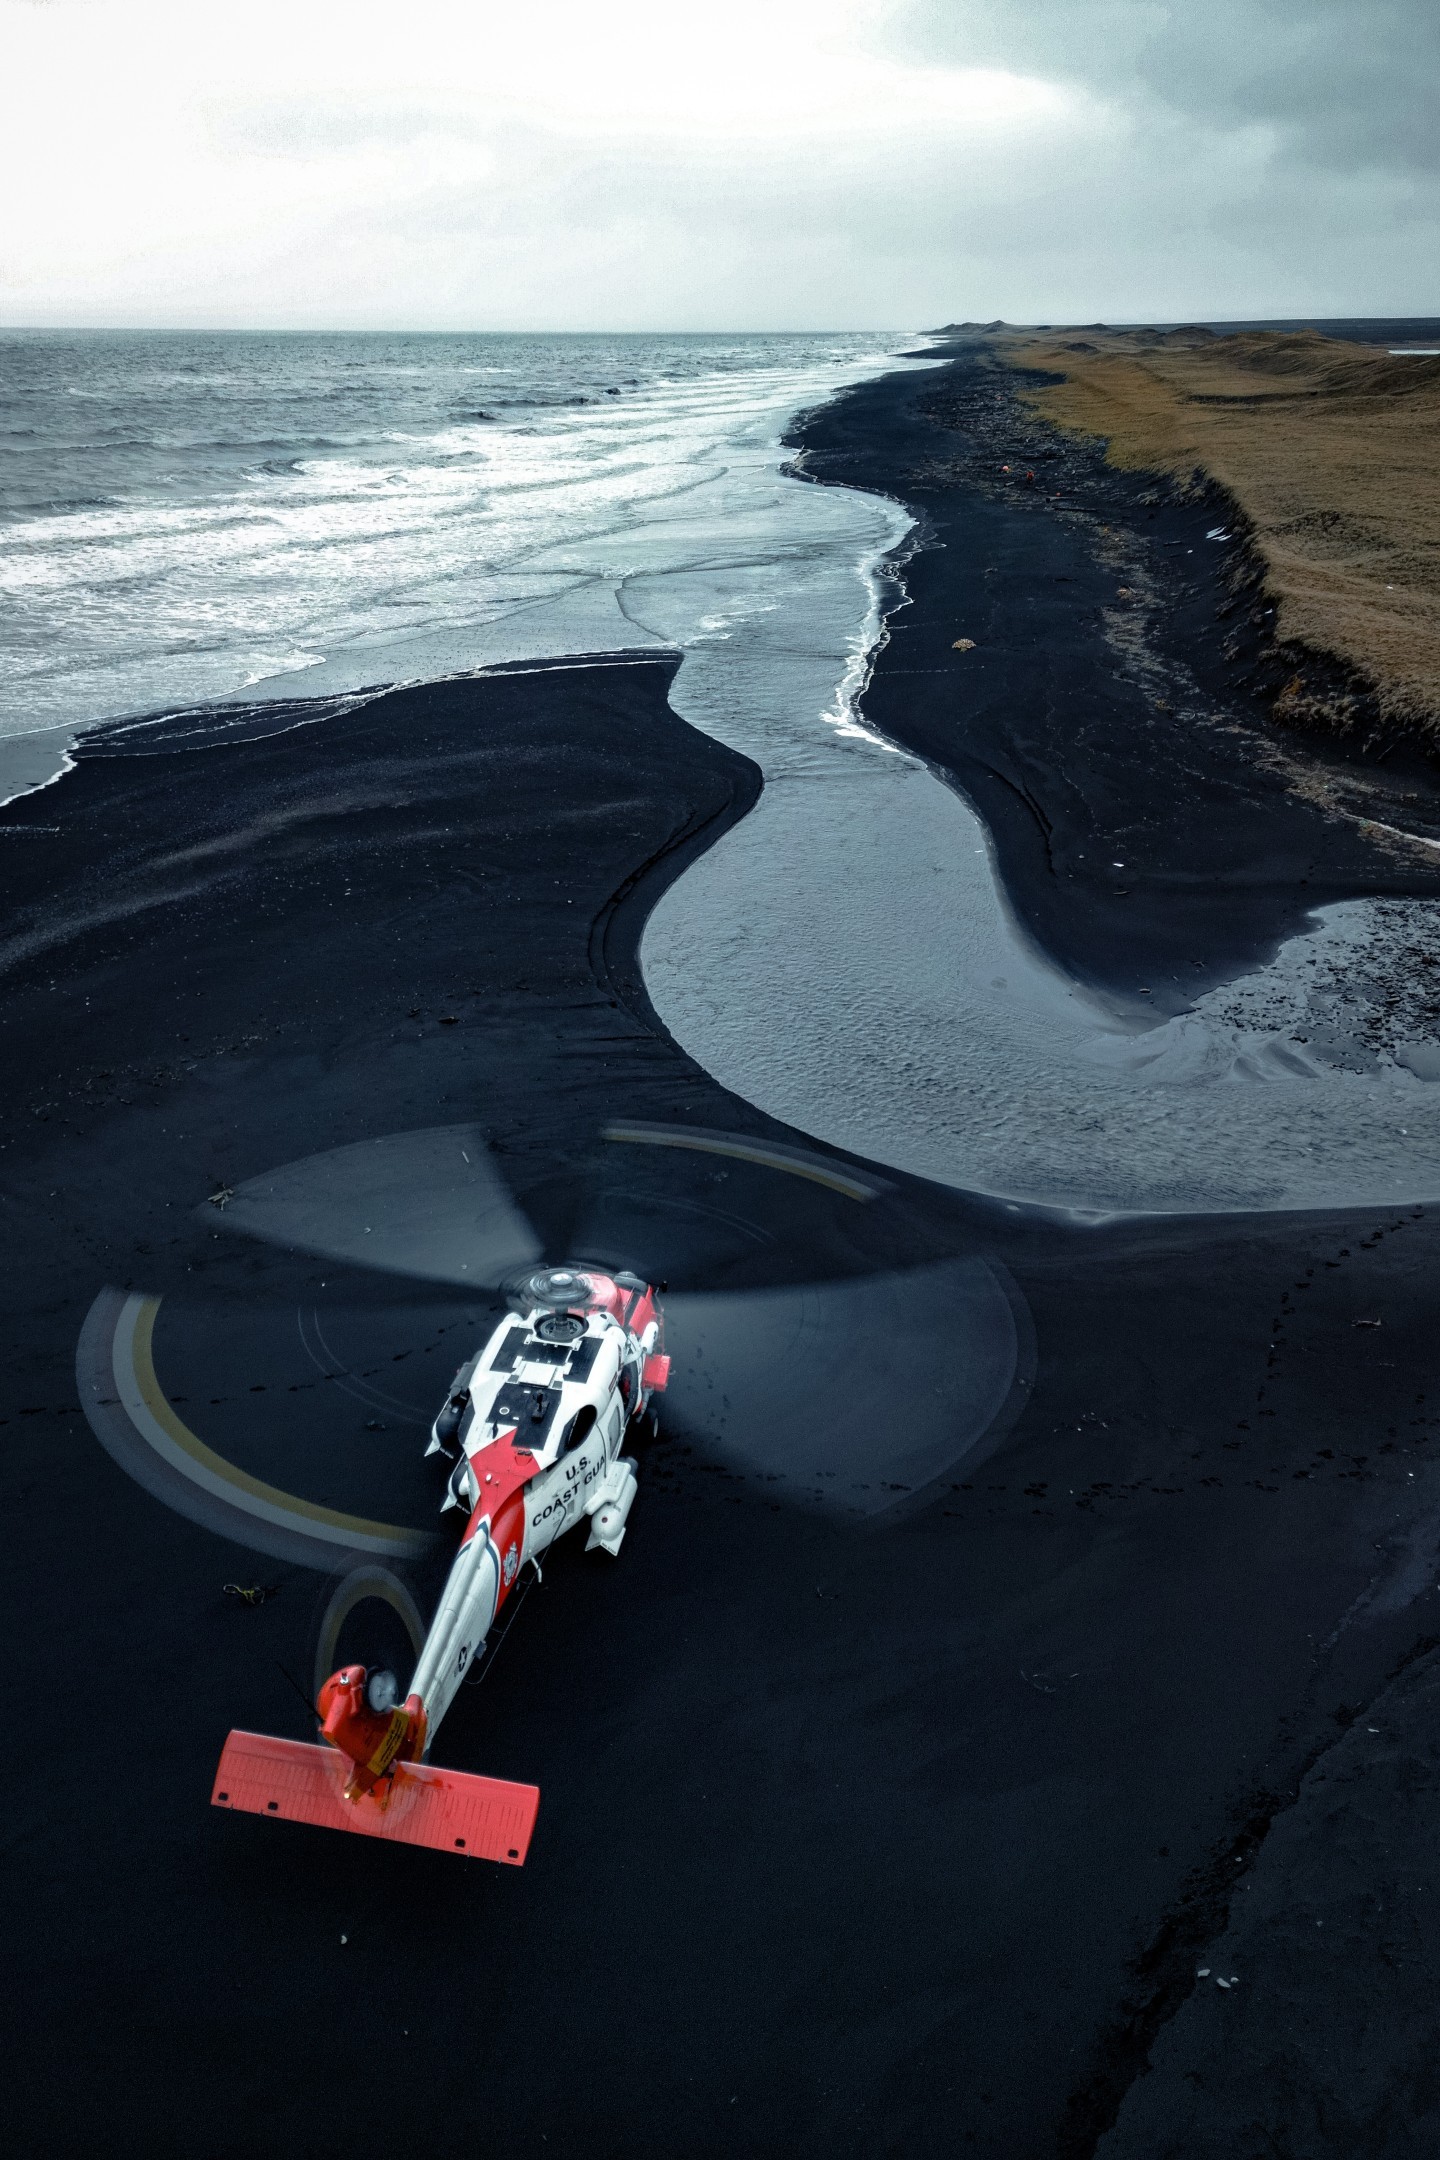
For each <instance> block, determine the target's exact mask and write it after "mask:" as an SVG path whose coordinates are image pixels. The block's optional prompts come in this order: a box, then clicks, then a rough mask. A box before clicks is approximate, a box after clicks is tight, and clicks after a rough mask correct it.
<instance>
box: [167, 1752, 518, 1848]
mask: <svg viewBox="0 0 1440 2160" xmlns="http://www.w3.org/2000/svg"><path fill="white" fill-rule="evenodd" d="M351 1767H352V1766H351V1765H350V1763H349V1762H348V1761H347V1759H346V1757H345V1756H344V1755H343V1754H341V1753H340V1752H339V1751H338V1750H337V1749H336V1748H333V1747H323V1746H315V1745H314V1744H312V1743H311V1742H309V1741H304V1740H279V1739H275V1738H272V1737H271V1736H270V1735H269V1734H267V1733H250V1732H232V1733H231V1734H230V1736H229V1738H228V1739H227V1741H226V1742H225V1746H224V1750H223V1752H222V1753H221V1756H220V1767H219V1769H218V1771H217V1772H216V1776H215V1786H214V1790H213V1791H212V1793H211V1795H210V1799H211V1804H212V1806H214V1807H224V1808H236V1809H239V1810H240V1811H241V1812H242V1813H244V1814H248V1815H274V1816H276V1817H278V1818H279V1819H280V1820H281V1821H282V1822H304V1823H312V1824H314V1825H315V1826H316V1827H317V1828H320V1829H326V1830H351V1831H355V1832H358V1834H359V1835H360V1836H361V1837H377V1838H388V1839H390V1840H391V1842H392V1843H395V1844H400V1845H428V1846H430V1847H431V1848H432V1849H433V1850H434V1851H436V1852H449V1853H456V1854H458V1855H459V1856H460V1857H461V1858H462V1859H465V1860H498V1861H499V1862H500V1863H501V1865H502V1866H508V1867H520V1866H521V1865H523V1863H524V1859H525V1855H526V1852H527V1851H528V1849H529V1845H530V1837H531V1833H532V1831H533V1830H534V1828H535V1816H536V1812H537V1810H538V1808H539V1806H540V1793H539V1788H538V1787H537V1786H534V1785H514V1784H511V1783H510V1782H509V1781H508V1780H506V1779H504V1778H487V1777H475V1776H472V1775H470V1774H469V1773H467V1772H465V1771H463V1770H446V1769H442V1768H439V1767H438V1766H437V1765H435V1764H433V1763H421V1762H406V1763H401V1764H399V1765H397V1767H396V1769H395V1772H394V1775H393V1778H392V1779H390V1780H389V1790H388V1795H387V1798H386V1802H385V1805H384V1806H381V1805H380V1804H379V1802H378V1801H377V1800H376V1799H374V1798H373V1797H371V1796H368V1795H366V1796H362V1797H360V1798H357V1799H353V1800H351V1799H347V1798H346V1781H347V1773H348V1771H349V1770H350V1768H351Z"/></svg>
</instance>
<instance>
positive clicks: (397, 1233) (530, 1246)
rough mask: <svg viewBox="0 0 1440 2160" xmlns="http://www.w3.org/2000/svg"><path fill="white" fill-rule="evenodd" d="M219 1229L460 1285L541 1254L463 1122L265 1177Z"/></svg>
mask: <svg viewBox="0 0 1440 2160" xmlns="http://www.w3.org/2000/svg"><path fill="white" fill-rule="evenodd" d="M224 1222H225V1225H226V1227H227V1228H230V1229H235V1230H243V1231H245V1232H246V1233H247V1235H248V1236H250V1237H256V1238H263V1239H264V1240H265V1241H266V1242H267V1243H268V1244H272V1245H282V1246H285V1247H287V1248H288V1249H290V1250H292V1251H298V1252H307V1253H315V1254H317V1255H318V1256H319V1257H321V1258H323V1259H326V1260H343V1261H348V1262H349V1263H351V1264H352V1265H354V1266H358V1267H368V1268H377V1269H380V1270H383V1271H384V1272H385V1273H387V1274H393V1275H413V1276H416V1277H417V1278H419V1279H420V1280H422V1281H426V1282H447V1283H456V1284H459V1285H461V1286H462V1287H464V1286H468V1287H470V1288H477V1287H480V1286H482V1285H485V1284H490V1283H496V1282H499V1281H500V1280H502V1278H504V1277H505V1276H507V1275H509V1274H510V1273H512V1272H513V1271H514V1270H515V1269H517V1268H522V1267H526V1266H528V1265H530V1264H531V1263H532V1262H534V1261H536V1260H538V1259H539V1258H540V1257H541V1245H540V1241H539V1239H538V1238H537V1237H536V1235H535V1232H534V1230H533V1228H532V1227H531V1225H530V1223H529V1222H528V1221H527V1220H526V1218H525V1217H524V1215H522V1214H521V1212H520V1210H519V1208H517V1207H516V1205H515V1202H514V1201H513V1200H512V1199H511V1197H510V1194H509V1192H508V1191H507V1190H506V1188H505V1186H504V1184H503V1183H502V1181H501V1179H500V1177H499V1175H498V1174H497V1172H496V1170H495V1169H494V1167H493V1164H492V1162H491V1159H490V1154H489V1150H488V1148H487V1146H486V1142H485V1137H484V1134H483V1133H482V1132H481V1131H480V1129H479V1127H478V1126H474V1125H434V1126H430V1127H427V1128H426V1129H424V1130H422V1131H419V1132H406V1133H389V1134H387V1135H386V1136H385V1138H384V1139H381V1140H361V1141H357V1142H355V1143H354V1144H353V1145H351V1146H349V1147H339V1148H331V1149H329V1150H327V1152H326V1153H325V1154H323V1155H307V1156H306V1157H305V1158H304V1160H303V1161H301V1162H293V1163H286V1164H285V1165H284V1166H283V1167H282V1168H281V1169H279V1170H267V1171H266V1172H265V1173H264V1175H263V1176H261V1177H256V1178H250V1179H248V1180H247V1181H246V1183H245V1184H243V1185H239V1186H237V1187H236V1189H235V1191H234V1192H233V1193H232V1194H231V1195H230V1196H229V1197H228V1198H227V1199H226V1202H225V1208H224Z"/></svg>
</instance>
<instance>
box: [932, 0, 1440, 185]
mask: <svg viewBox="0 0 1440 2160" xmlns="http://www.w3.org/2000/svg"><path fill="white" fill-rule="evenodd" d="M892 34H893V37H894V39H895V42H896V43H897V44H898V46H899V47H900V48H901V49H902V50H903V51H905V52H906V53H907V54H908V55H909V56H911V57H913V58H915V59H920V60H929V61H932V62H934V61H942V62H946V63H948V64H950V65H952V66H974V65H981V66H1001V67H1010V68H1016V69H1021V70H1024V71H1027V72H1030V71H1033V72H1035V73H1037V74H1041V75H1045V76H1048V77H1050V78H1052V79H1060V80H1065V81H1069V82H1072V83H1075V84H1078V85H1082V86H1083V87H1085V88H1086V89H1089V90H1091V91H1093V92H1096V93H1098V94H1100V95H1102V96H1105V97H1109V98H1113V99H1115V100H1116V101H1117V102H1119V103H1120V104H1122V105H1123V106H1124V107H1125V108H1126V109H1127V110H1128V111H1129V112H1130V113H1131V114H1132V116H1134V117H1135V118H1136V119H1137V120H1139V121H1140V122H1141V123H1142V124H1143V123H1144V122H1145V120H1146V119H1147V118H1148V117H1150V116H1152V115H1153V113H1154V111H1155V109H1156V108H1157V107H1160V106H1163V107H1165V108H1167V109H1168V110H1169V111H1170V112H1173V113H1179V114H1183V115H1184V116H1185V117H1186V118H1188V119H1189V120H1190V121H1192V122H1193V123H1194V124H1196V125H1197V126H1201V127H1204V128H1208V129H1217V130H1222V131H1223V130H1238V129H1243V128H1248V127H1262V128H1266V129H1269V130H1272V131H1273V133H1274V136H1275V142H1276V149H1277V151H1278V152H1279V154H1280V155H1281V156H1282V157H1288V158H1293V159H1296V160H1301V161H1303V162H1305V163H1306V164H1309V165H1312V166H1317V167H1319V168H1321V169H1325V170H1329V171H1334V172H1357V171H1361V170H1364V169H1366V168H1369V169H1371V170H1374V171H1390V172H1415V173H1417V174H1419V173H1425V174H1428V173H1431V172H1435V171H1437V170H1440V123H1437V91H1440V7H1437V5H1436V0H1173V4H1164V0H1024V4H1023V5H1020V6H1017V5H1015V4H1014V0H973V4H970V5H965V4H963V0H962V4H958V5H957V0H910V5H908V6H907V7H905V8H903V9H902V10H901V11H900V12H899V14H898V15H897V17H896V18H895V21H894V27H893V33H892Z"/></svg>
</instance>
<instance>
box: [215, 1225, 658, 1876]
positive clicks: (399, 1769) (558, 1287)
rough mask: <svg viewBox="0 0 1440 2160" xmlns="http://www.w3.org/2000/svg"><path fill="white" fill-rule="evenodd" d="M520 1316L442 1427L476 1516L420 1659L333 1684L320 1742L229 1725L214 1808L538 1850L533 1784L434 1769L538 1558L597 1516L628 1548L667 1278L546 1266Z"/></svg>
mask: <svg viewBox="0 0 1440 2160" xmlns="http://www.w3.org/2000/svg"><path fill="white" fill-rule="evenodd" d="M517 1305H518V1310H517V1311H516V1312H514V1313H512V1315H511V1316H510V1317H509V1318H507V1319H506V1320H503V1321H502V1322H501V1323H500V1325H499V1326H498V1327H497V1328H496V1329H495V1330H494V1332H493V1334H492V1335H491V1336H490V1338H489V1340H488V1341H487V1342H486V1344H485V1345H484V1347H483V1349H482V1350H481V1351H480V1352H479V1354H478V1356H476V1357H475V1358H473V1359H472V1360H471V1361H470V1363H469V1364H467V1365H462V1366H461V1368H460V1370H459V1372H458V1373H457V1374H456V1376H455V1379H454V1381H453V1382H452V1385H451V1391H450V1395H449V1397H448V1399H447V1401H446V1403H445V1406H444V1408H443V1409H442V1410H441V1412H440V1414H439V1416H438V1417H437V1418H436V1420H435V1423H434V1425H433V1427H432V1428H431V1437H430V1445H429V1448H428V1449H427V1451H426V1452H427V1453H428V1454H440V1455H444V1456H447V1457H449V1458H450V1459H451V1460H452V1461H453V1463H454V1468H453V1470H452V1471H451V1473H450V1478H449V1490H448V1493H447V1496H446V1499H445V1503H444V1505H445V1507H446V1508H452V1507H459V1508H463V1509H465V1510H466V1512H467V1517H468V1520H467V1522H466V1526H465V1531H464V1535H463V1537H462V1539H461V1543H460V1550H459V1552H458V1553H457V1555H456V1557H455V1561H454V1564H453V1566H452V1567H451V1570H450V1574H449V1578H448V1580H447V1581H446V1584H445V1588H444V1590H443V1591H442V1593H441V1597H440V1602H439V1604H438V1606H437V1608H436V1611H435V1617H434V1619H433V1621H432V1622H431V1625H430V1630H429V1633H428V1635H427V1636H426V1638H425V1642H424V1646H423V1648H422V1649H421V1652H420V1658H419V1662H418V1664H417V1665H416V1667H415V1671H414V1673H413V1674H412V1675H411V1677H410V1682H409V1686H408V1687H407V1688H406V1689H405V1691H404V1694H403V1696H402V1694H401V1689H400V1683H399V1680H398V1677H397V1675H396V1674H395V1673H393V1672H388V1671H384V1670H381V1669H379V1668H373V1669H367V1668H366V1667H365V1666H363V1665H344V1666H342V1667H341V1668H340V1670H339V1671H338V1672H335V1673H332V1674H331V1676H330V1678H329V1679H328V1680H327V1681H326V1682H325V1684H324V1686H323V1687H322V1688H321V1689H320V1693H319V1697H318V1699H317V1702H316V1710H317V1712H318V1715H319V1718H320V1721H321V1722H320V1732H321V1739H320V1742H319V1743H318V1744H314V1743H309V1742H304V1741H296V1740H282V1739H277V1738H274V1737H271V1736H269V1735H266V1734H262V1733H248V1732H232V1733H231V1734H230V1736H229V1738H228V1740H227V1741H226V1743H225V1748H224V1752H223V1753H222V1755H221V1758H220V1767H219V1771H218V1773H217V1775H216V1779H215V1786H214V1790H213V1792H212V1794H211V1798H212V1801H213V1803H214V1804H215V1805H216V1806H217V1807H226V1808H238V1809H241V1810H244V1811H246V1812H248V1813H250V1814H256V1815H275V1816H279V1817H281V1818H282V1819H288V1820H291V1821H299V1822H309V1823H314V1824H319V1825H324V1826H327V1827H330V1828H334V1829H344V1830H354V1831H359V1832H361V1833H362V1834H364V1835H367V1836H370V1837H384V1838H390V1839H394V1840H397V1841H399V1842H401V1843H404V1844H411V1845H428V1846H433V1847H436V1848H438V1849H440V1850H443V1851H449V1852H458V1853H461V1854H463V1855H464V1856H465V1857H466V1858H468V1859H488V1860H499V1861H507V1862H509V1863H511V1864H512V1865H516V1866H518V1865H519V1864H520V1863H521V1862H522V1861H523V1860H524V1858H525V1853H526V1850H527V1848H528V1846H529V1843H530V1836H531V1832H532V1830H533V1828H534V1823H535V1815H536V1811H537V1809H538V1807H539V1802H540V1794H539V1791H538V1789H537V1788H536V1787H535V1786H533V1785H519V1784H512V1783H509V1782H507V1781H505V1780H503V1779H499V1778H486V1777H476V1776H472V1775H469V1774H467V1773H465V1772H462V1771H456V1770H447V1769H442V1768H439V1767H437V1766H436V1765H434V1764H430V1763H427V1762H426V1760H425V1756H426V1753H427V1751H428V1749H429V1746H430V1743H431V1741H432V1740H433V1739H434V1736H435V1733H436V1730H437V1728H438V1727H439V1724H440V1720H441V1719H442V1718H443V1717H444V1715H445V1712H446V1711H447V1710H448V1709H449V1707H450V1704H451V1702H452V1701H453V1700H454V1697H455V1694H456V1692H457V1690H458V1689H459V1687H460V1685H461V1683H462V1682H463V1680H464V1679H465V1676H466V1673H467V1672H468V1671H469V1670H470V1668H471V1666H472V1665H473V1664H474V1661H475V1659H476V1657H477V1656H478V1654H479V1652H480V1651H481V1649H482V1647H483V1645H484V1643H485V1640H486V1637H487V1636H488V1634H489V1633H490V1630H491V1628H492V1626H493V1625H494V1622H495V1619H496V1617H497V1615H498V1614H499V1612H500V1610H501V1607H502V1606H503V1605H504V1603H505V1601H506V1599H507V1598H508V1597H509V1595H510V1593H511V1591H512V1589H513V1587H514V1584H515V1581H516V1578H517V1576H518V1575H519V1572H520V1569H521V1568H522V1566H523V1565H524V1564H525V1562H526V1561H530V1562H532V1563H533V1564H534V1565H535V1566H536V1567H537V1569H538V1566H539V1560H540V1555H541V1554H542V1553H543V1552H544V1551H545V1550H546V1548H547V1547H548V1546H550V1545H551V1544H553V1543H554V1541H555V1539H556V1538H557V1537H559V1536H561V1535H562V1534H563V1532H565V1531H567V1530H571V1529H574V1528H576V1527H577V1526H578V1525H579V1524H580V1523H582V1522H583V1523H588V1525H589V1536H588V1538H587V1540H586V1550H587V1551H590V1550H592V1549H596V1550H599V1551H601V1552H607V1553H610V1554H611V1555H612V1556H613V1555H615V1554H617V1553H618V1552H619V1550H620V1545H621V1541H622V1540H623V1538H624V1536H625V1526H626V1522H627V1519H628V1517H629V1514H630V1509H631V1506H632V1504H633V1502H634V1499H635V1492H636V1464H635V1462H634V1460H633V1458H632V1457H630V1456H628V1455H624V1454H622V1453H621V1448H622V1445H623V1443H624V1440H625V1437H626V1434H627V1432H630V1431H632V1430H633V1429H635V1427H636V1426H637V1425H638V1423H639V1421H640V1420H642V1419H644V1418H646V1417H647V1416H652V1417H653V1413H652V1412H651V1401H652V1398H653V1397H654V1396H655V1395H656V1394H657V1393H659V1392H660V1391H662V1390H663V1389H664V1387H665V1386H666V1383H667V1382H668V1380H669V1377H670V1360H669V1358H668V1357H667V1356H666V1355H665V1349H664V1321H663V1317H662V1314H661V1311H660V1305H659V1302H658V1297H657V1288H656V1286H655V1285H652V1284H649V1283H645V1282H642V1281H641V1279H640V1278H639V1276H637V1275H630V1274H625V1273H619V1274H615V1275H606V1274H602V1273H601V1272H600V1271H599V1270H598V1269H595V1268H591V1267H583V1266H568V1267H548V1268H539V1269H537V1270H535V1271H534V1272H533V1273H532V1274H530V1275H529V1276H527V1277H526V1278H525V1280H524V1281H523V1283H522V1284H521V1285H520V1287H519V1291H518V1295H517Z"/></svg>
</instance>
